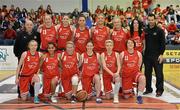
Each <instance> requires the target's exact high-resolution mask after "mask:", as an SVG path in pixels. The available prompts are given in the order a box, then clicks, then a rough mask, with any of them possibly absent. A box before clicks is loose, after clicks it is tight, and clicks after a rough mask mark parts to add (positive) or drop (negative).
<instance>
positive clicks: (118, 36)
mask: <svg viewBox="0 0 180 110" xmlns="http://www.w3.org/2000/svg"><path fill="white" fill-rule="evenodd" d="M113 26H114V28H113V30H112V32H111V39H112V40H113V42H114V48H113V50H114V51H116V52H118V53H121V52H122V51H124V50H126V40H127V39H128V38H129V34H128V33H127V30H125V29H123V28H122V27H121V20H120V18H119V17H114V19H113Z"/></svg>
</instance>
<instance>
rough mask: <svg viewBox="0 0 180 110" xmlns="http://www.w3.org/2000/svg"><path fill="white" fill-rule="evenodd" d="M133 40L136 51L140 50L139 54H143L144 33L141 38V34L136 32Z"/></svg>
mask: <svg viewBox="0 0 180 110" xmlns="http://www.w3.org/2000/svg"><path fill="white" fill-rule="evenodd" d="M132 38H133V40H134V41H135V43H136V47H135V50H138V51H139V52H141V53H142V51H143V40H144V33H142V34H141V37H140V36H139V34H138V31H135V32H134V34H133V37H132Z"/></svg>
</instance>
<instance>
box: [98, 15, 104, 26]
mask: <svg viewBox="0 0 180 110" xmlns="http://www.w3.org/2000/svg"><path fill="white" fill-rule="evenodd" d="M104 21H105V18H104V16H103V15H102V14H100V15H98V21H97V23H98V24H99V25H103V24H104Z"/></svg>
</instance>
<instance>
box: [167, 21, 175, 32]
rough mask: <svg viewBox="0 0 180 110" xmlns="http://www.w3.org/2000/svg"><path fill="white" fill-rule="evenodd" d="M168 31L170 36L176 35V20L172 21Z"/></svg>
mask: <svg viewBox="0 0 180 110" xmlns="http://www.w3.org/2000/svg"><path fill="white" fill-rule="evenodd" d="M167 30H168V32H169V34H170V35H174V34H175V31H176V30H177V26H176V24H175V22H174V20H171V23H170V24H169V25H168V27H167Z"/></svg>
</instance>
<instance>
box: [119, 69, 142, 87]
mask: <svg viewBox="0 0 180 110" xmlns="http://www.w3.org/2000/svg"><path fill="white" fill-rule="evenodd" d="M140 75H142V73H140V72H137V73H135V74H134V75H132V76H130V77H122V89H123V91H131V90H132V88H133V82H135V83H136V82H137V81H138V78H139V76H140Z"/></svg>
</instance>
